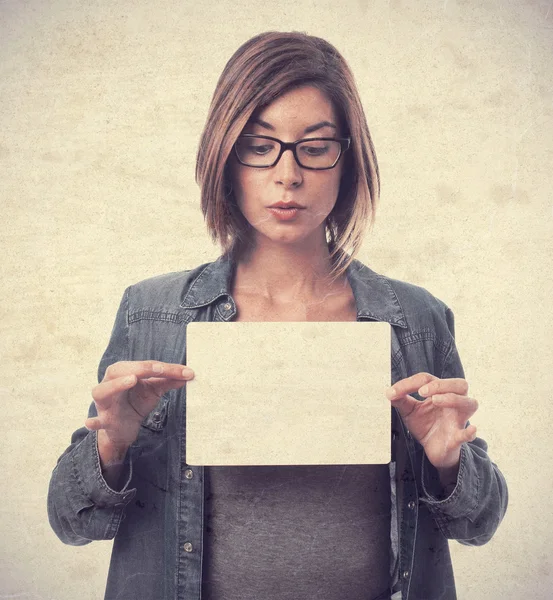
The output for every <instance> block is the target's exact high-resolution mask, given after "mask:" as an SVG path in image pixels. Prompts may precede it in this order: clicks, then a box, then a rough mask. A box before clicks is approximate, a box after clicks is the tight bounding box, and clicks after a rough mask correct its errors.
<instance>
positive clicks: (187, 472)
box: [184, 469, 194, 479]
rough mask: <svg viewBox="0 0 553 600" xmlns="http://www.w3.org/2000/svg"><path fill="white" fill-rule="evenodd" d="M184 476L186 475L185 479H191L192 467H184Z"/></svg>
mask: <svg viewBox="0 0 553 600" xmlns="http://www.w3.org/2000/svg"><path fill="white" fill-rule="evenodd" d="M184 476H185V477H186V479H192V477H193V476H194V473H193V472H192V469H186V471H185V472H184Z"/></svg>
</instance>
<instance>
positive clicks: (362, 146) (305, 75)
mask: <svg viewBox="0 0 553 600" xmlns="http://www.w3.org/2000/svg"><path fill="white" fill-rule="evenodd" d="M304 85H311V86H313V87H316V88H318V89H319V90H320V91H321V92H323V93H324V94H325V95H326V96H327V97H328V98H329V100H330V101H331V102H332V104H333V106H334V109H335V110H336V113H337V115H338V118H339V121H340V123H339V125H340V128H341V130H342V131H341V133H342V136H344V137H351V146H350V149H349V150H348V151H347V152H345V153H344V155H343V156H342V157H341V158H340V160H343V161H344V165H343V171H342V173H343V176H342V179H341V183H340V190H339V192H338V198H337V201H336V205H335V206H334V208H333V210H332V212H331V213H330V214H329V216H328V217H327V219H326V235H327V243H328V244H329V250H330V257H331V262H332V272H331V278H332V279H335V278H338V277H340V276H341V275H342V274H343V273H345V271H346V269H347V267H348V265H349V264H350V263H351V261H352V260H353V259H354V257H355V255H356V254H357V252H358V250H359V248H360V247H361V244H362V241H363V236H364V234H365V230H366V228H367V226H368V227H369V229H370V228H371V227H372V224H373V222H374V213H375V207H376V202H377V200H378V196H379V191H380V179H379V172H378V163H377V160H376V154H375V151H374V146H373V142H372V139H371V135H370V132H369V128H368V126H367V121H366V118H365V113H364V112H363V107H362V105H361V100H360V98H359V94H358V92H357V88H356V85H355V80H354V77H353V74H352V72H351V70H350V68H349V66H348V64H347V63H346V61H345V60H344V58H343V57H342V56H341V55H340V53H339V52H338V51H337V50H336V48H334V46H332V45H331V44H329V43H328V42H326V41H325V40H323V39H321V38H318V37H314V36H310V35H307V34H305V33H299V32H291V33H281V32H273V31H271V32H266V33H262V34H260V35H257V36H255V37H253V38H251V39H250V40H248V41H247V42H245V43H244V44H243V45H242V46H240V48H238V50H237V51H236V52H235V53H234V54H233V56H232V57H231V58H230V60H229V61H228V63H227V64H226V66H225V68H224V70H223V72H222V74H221V76H220V78H219V81H218V82H217V87H216V88H215V92H214V94H213V99H212V101H211V106H210V108H209V113H208V116H207V122H206V125H205V127H204V130H203V133H202V136H201V138H200V145H199V149H198V155H197V160H196V181H197V183H198V184H199V185H200V188H201V207H202V212H203V214H204V218H205V220H206V224H207V228H208V230H209V232H210V234H211V237H212V239H213V241H214V242H215V243H219V244H220V246H221V247H222V250H223V254H224V255H225V256H228V255H229V254H232V253H234V251H236V250H237V249H238V247H242V245H244V246H247V245H248V242H250V241H251V239H250V238H251V233H252V228H251V226H250V224H249V223H248V222H247V221H246V219H245V217H244V216H243V215H242V213H241V211H240V209H239V208H238V205H237V203H236V200H235V198H234V196H233V193H232V186H231V182H230V179H229V169H228V166H227V161H228V159H229V155H230V153H231V151H232V148H233V145H234V143H235V142H236V139H237V138H238V136H239V135H240V134H241V133H242V130H243V129H244V127H245V126H246V124H247V122H248V121H249V119H250V118H251V116H252V114H253V113H254V111H256V112H257V111H259V110H261V109H262V108H263V107H265V106H267V105H269V104H270V103H271V102H272V101H273V100H275V99H276V98H278V97H279V96H281V95H282V94H283V93H285V92H287V91H289V90H291V89H294V88H298V87H300V86H304ZM348 251H349V254H348Z"/></svg>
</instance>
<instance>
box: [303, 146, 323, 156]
mask: <svg viewBox="0 0 553 600" xmlns="http://www.w3.org/2000/svg"><path fill="white" fill-rule="evenodd" d="M301 149H302V151H303V152H305V154H307V155H308V156H322V155H323V154H326V153H327V152H328V146H302V148H301Z"/></svg>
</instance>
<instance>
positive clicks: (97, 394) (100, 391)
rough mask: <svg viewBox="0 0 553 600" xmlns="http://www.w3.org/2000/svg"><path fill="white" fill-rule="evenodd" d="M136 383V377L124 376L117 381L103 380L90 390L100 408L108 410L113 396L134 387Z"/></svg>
mask: <svg viewBox="0 0 553 600" xmlns="http://www.w3.org/2000/svg"><path fill="white" fill-rule="evenodd" d="M137 381H138V379H137V378H136V375H125V376H124V377H118V378H117V379H111V380H107V381H106V380H104V381H102V382H101V383H99V384H98V385H96V386H95V387H93V388H92V398H94V402H96V404H99V405H100V406H101V407H102V408H108V407H109V406H110V405H111V401H112V399H113V397H114V396H115V395H117V394H120V393H122V392H126V391H127V390H130V389H131V388H132V387H134V386H135V385H136V382H137Z"/></svg>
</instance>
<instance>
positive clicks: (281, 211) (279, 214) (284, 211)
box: [268, 206, 303, 221]
mask: <svg viewBox="0 0 553 600" xmlns="http://www.w3.org/2000/svg"><path fill="white" fill-rule="evenodd" d="M268 210H270V211H271V212H272V213H273V215H274V216H275V217H276V218H277V219H278V220H279V221H291V220H292V219H295V218H296V216H297V215H298V213H299V212H300V211H301V210H303V209H302V208H297V207H294V208H277V207H271V206H270V207H269V208H268Z"/></svg>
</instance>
